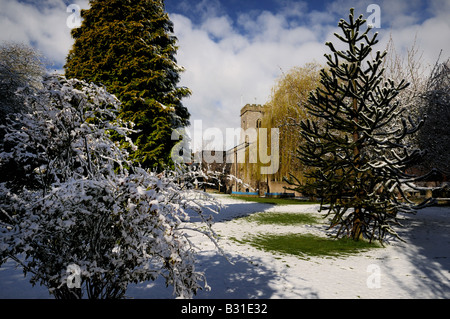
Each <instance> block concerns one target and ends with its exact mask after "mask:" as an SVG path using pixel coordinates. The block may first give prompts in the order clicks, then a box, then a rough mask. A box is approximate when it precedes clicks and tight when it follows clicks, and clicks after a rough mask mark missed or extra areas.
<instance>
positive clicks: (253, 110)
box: [241, 104, 265, 131]
mask: <svg viewBox="0 0 450 319" xmlns="http://www.w3.org/2000/svg"><path fill="white" fill-rule="evenodd" d="M264 111H265V108H264V106H262V105H259V104H247V105H246V106H244V107H243V108H242V109H241V129H243V130H244V131H245V130H247V129H248V128H255V129H258V128H260V127H261V119H262V117H263V115H264Z"/></svg>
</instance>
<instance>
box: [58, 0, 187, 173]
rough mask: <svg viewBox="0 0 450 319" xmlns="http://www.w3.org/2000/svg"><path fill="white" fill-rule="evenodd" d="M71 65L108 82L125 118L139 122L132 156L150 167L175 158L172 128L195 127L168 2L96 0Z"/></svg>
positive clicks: (78, 34)
mask: <svg viewBox="0 0 450 319" xmlns="http://www.w3.org/2000/svg"><path fill="white" fill-rule="evenodd" d="M90 6H91V7H90V9H89V10H83V11H82V14H81V15H82V18H83V22H82V25H81V27H80V28H77V29H74V30H73V31H72V37H73V38H74V39H75V43H74V45H73V48H72V50H71V51H70V53H69V55H68V57H67V62H66V65H65V71H66V76H67V77H68V78H71V77H72V78H78V79H81V80H86V81H90V82H94V83H101V84H103V85H105V87H106V88H107V90H108V91H109V92H110V93H112V94H115V95H116V96H117V97H118V99H119V100H120V101H121V102H122V108H121V112H120V117H121V118H122V119H124V120H127V121H132V122H134V123H135V124H136V126H135V129H136V130H138V131H139V132H138V133H136V134H134V135H132V136H131V138H132V140H133V142H134V143H135V145H136V146H137V147H138V149H137V150H135V151H132V152H131V156H132V158H133V159H134V160H135V161H137V162H140V163H141V164H142V165H143V166H144V167H147V168H158V169H161V168H162V167H164V166H165V165H167V164H168V163H169V162H170V151H171V149H172V147H173V146H174V144H175V142H176V141H172V140H171V134H172V130H173V129H175V128H178V127H185V126H187V125H189V116H190V115H189V112H188V110H187V108H186V107H184V106H183V104H182V102H181V100H182V98H184V97H187V96H189V95H190V90H189V89H187V88H184V87H178V86H177V83H178V82H179V80H180V73H181V72H182V68H181V67H179V66H178V65H177V62H176V59H175V54H176V51H177V46H176V42H177V39H176V37H175V36H173V23H172V22H171V21H170V19H169V16H168V14H167V13H166V12H165V7H164V1H163V0H90Z"/></svg>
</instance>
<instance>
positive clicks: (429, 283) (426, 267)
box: [388, 207, 450, 298]
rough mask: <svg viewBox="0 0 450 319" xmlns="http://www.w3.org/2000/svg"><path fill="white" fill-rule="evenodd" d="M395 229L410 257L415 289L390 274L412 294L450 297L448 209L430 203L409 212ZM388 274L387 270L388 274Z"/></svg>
mask: <svg viewBox="0 0 450 319" xmlns="http://www.w3.org/2000/svg"><path fill="white" fill-rule="evenodd" d="M402 224H403V225H404V227H403V228H402V229H400V230H399V231H398V233H399V235H400V236H401V238H403V239H404V240H405V241H406V243H405V244H402V245H405V249H404V250H403V251H402V253H403V254H404V255H406V257H407V258H409V259H410V260H412V263H413V265H414V271H413V272H412V273H411V274H408V276H410V277H412V278H409V279H411V280H413V281H414V282H413V286H414V291H413V289H412V288H411V287H406V286H405V285H404V284H402V282H401V279H400V278H393V279H394V280H396V281H397V282H398V283H399V285H400V286H403V288H404V289H405V290H406V291H408V290H409V292H410V293H411V296H421V295H424V296H433V298H450V282H449V280H448V278H449V277H450V249H449V247H450V209H449V208H447V207H430V208H426V209H423V210H420V211H419V212H418V213H417V215H413V216H409V217H408V219H407V220H406V221H403V223H402ZM388 275H389V274H388Z"/></svg>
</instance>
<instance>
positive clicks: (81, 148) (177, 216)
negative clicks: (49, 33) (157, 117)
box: [0, 75, 218, 298]
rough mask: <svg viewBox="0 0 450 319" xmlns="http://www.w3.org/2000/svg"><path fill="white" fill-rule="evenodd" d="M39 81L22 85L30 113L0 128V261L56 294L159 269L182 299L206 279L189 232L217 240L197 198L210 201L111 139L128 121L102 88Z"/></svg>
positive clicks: (108, 288) (117, 293)
mask: <svg viewBox="0 0 450 319" xmlns="http://www.w3.org/2000/svg"><path fill="white" fill-rule="evenodd" d="M43 87H44V88H43V89H42V90H41V91H39V92H37V93H35V92H32V91H27V89H24V90H22V92H21V94H22V95H23V96H24V97H25V100H26V104H27V106H28V108H29V109H30V110H31V112H30V113H26V114H9V115H8V118H7V125H3V126H0V135H1V137H2V138H1V141H0V209H1V213H0V265H1V263H3V262H5V261H6V260H7V259H8V258H12V259H14V260H15V261H16V262H18V263H19V264H20V265H21V267H23V270H24V272H25V273H26V274H31V283H32V284H36V283H38V284H41V285H44V286H46V287H48V288H49V291H50V293H52V294H53V295H54V296H55V297H56V298H86V297H87V298H122V297H124V296H125V293H126V289H127V285H128V284H129V283H137V282H143V281H147V280H154V279H156V278H157V277H159V276H163V277H164V278H165V280H166V283H167V285H172V286H173V288H174V294H175V295H176V296H179V297H188V298H189V297H192V296H193V294H194V293H195V292H196V291H197V290H198V289H201V288H203V287H207V285H206V280H205V278H204V275H203V274H202V273H201V272H198V271H196V269H195V260H196V258H195V257H196V252H197V250H196V249H195V247H194V246H193V245H191V243H190V242H189V239H188V236H187V235H186V233H187V231H188V229H194V230H196V231H202V232H203V233H204V234H205V235H206V236H208V237H209V238H210V239H211V240H213V241H215V235H214V233H213V231H212V229H211V220H210V219H208V218H206V217H205V216H204V215H203V212H202V211H203V210H204V209H203V207H202V205H203V204H204V205H207V206H208V207H209V208H210V209H211V210H213V211H216V210H218V205H217V203H215V202H214V201H213V199H211V198H209V199H208V198H207V199H206V200H205V199H204V197H203V202H202V203H199V202H198V201H197V200H196V199H195V198H198V197H195V196H192V190H188V189H187V188H186V187H185V186H186V185H183V184H180V183H179V181H180V180H183V178H182V176H181V177H180V174H179V173H174V172H170V173H163V174H159V175H157V174H156V173H150V172H147V171H145V170H143V169H141V168H138V167H133V165H132V164H131V163H130V162H129V161H127V153H126V152H125V151H124V150H123V149H122V148H121V147H120V145H119V143H117V142H113V139H112V138H110V137H111V135H112V134H116V135H117V134H119V135H121V136H123V137H125V138H126V136H127V134H128V133H130V132H132V129H131V128H130V125H126V123H122V122H121V121H120V120H118V119H117V116H116V115H117V112H118V109H119V101H118V100H117V99H116V98H115V97H114V96H113V95H110V94H109V93H108V92H106V91H105V89H104V88H102V87H99V86H96V85H94V84H87V83H85V82H82V81H79V80H76V79H72V80H67V79H66V78H64V77H62V76H56V75H53V76H46V77H45V78H44V81H43ZM188 211H189V212H190V214H188ZM192 212H196V214H195V216H199V217H200V221H202V222H203V223H188V221H189V219H190V215H192ZM199 224H201V225H202V226H204V225H205V224H206V226H207V227H203V228H202V230H200V229H199V228H195V227H199V226H198V225H199ZM196 225H197V226H196ZM205 229H206V230H205ZM74 267H75V268H74ZM74 269H76V271H75V272H74ZM74 275H76V276H77V277H75V278H74ZM74 280H75V281H74Z"/></svg>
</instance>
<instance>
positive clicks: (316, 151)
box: [290, 9, 425, 241]
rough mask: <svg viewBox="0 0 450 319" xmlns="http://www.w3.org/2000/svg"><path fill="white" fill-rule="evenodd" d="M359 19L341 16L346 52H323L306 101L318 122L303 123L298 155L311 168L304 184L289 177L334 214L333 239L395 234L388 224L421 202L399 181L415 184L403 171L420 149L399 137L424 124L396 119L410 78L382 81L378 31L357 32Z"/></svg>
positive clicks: (383, 236)
mask: <svg viewBox="0 0 450 319" xmlns="http://www.w3.org/2000/svg"><path fill="white" fill-rule="evenodd" d="M365 23H366V20H364V19H363V17H362V15H361V16H360V17H359V18H357V19H355V18H354V10H353V9H351V10H350V15H349V21H348V22H347V21H345V20H343V19H341V20H340V22H339V27H340V28H341V30H342V32H343V35H339V34H337V33H335V36H336V37H337V38H338V39H339V40H340V41H341V42H342V45H341V44H340V45H339V47H342V46H345V47H346V50H339V49H336V47H335V45H333V43H329V42H328V43H326V45H327V46H328V47H329V48H330V49H331V51H332V54H326V55H325V57H326V59H327V64H328V66H329V69H328V70H322V71H321V86H319V87H318V88H317V89H316V90H315V92H311V94H310V97H309V103H308V104H306V107H307V108H308V109H309V112H310V114H311V115H314V116H316V117H317V120H310V119H308V120H306V121H302V123H301V127H302V132H301V134H302V137H303V138H304V139H305V140H306V143H305V144H304V145H303V146H301V147H300V149H299V158H300V160H301V161H302V162H303V163H304V164H305V165H308V166H311V167H312V168H314V170H313V171H312V172H311V173H309V174H308V176H307V177H308V178H309V181H308V182H307V183H304V184H302V183H300V182H299V181H298V180H296V179H295V177H293V176H291V181H290V182H291V183H292V184H293V185H295V186H296V187H297V189H298V190H300V191H302V192H304V193H310V194H315V195H316V196H318V197H320V198H321V199H322V202H321V209H322V210H327V211H328V216H331V217H332V221H331V226H330V227H335V226H338V231H337V237H339V236H342V235H343V234H347V235H348V236H350V237H351V238H352V239H354V240H359V239H361V238H363V237H364V238H368V239H369V240H370V241H372V240H374V239H378V240H379V241H383V239H384V238H385V236H386V235H387V234H388V233H391V234H393V235H395V236H397V234H396V233H395V231H394V229H393V228H392V226H393V225H396V224H398V220H399V213H411V212H414V211H415V209H417V208H419V207H420V206H417V205H415V204H414V203H412V202H409V201H408V199H407V198H406V195H405V193H404V186H405V185H409V186H413V185H411V182H413V181H414V180H415V178H416V177H414V176H411V175H408V174H406V173H405V169H406V168H407V167H408V166H409V165H411V164H413V163H415V162H416V161H417V160H418V159H419V158H420V157H421V155H422V152H420V151H419V150H413V149H412V148H411V147H409V145H407V144H406V143H405V142H404V141H405V139H404V138H405V136H407V135H408V134H412V133H414V132H416V131H417V130H418V129H419V128H420V126H421V124H422V123H423V122H422V121H418V122H417V123H415V122H414V121H413V120H412V119H411V118H409V121H407V120H406V119H404V118H401V113H402V112H403V110H404V109H403V108H402V105H400V103H399V100H398V99H397V96H398V94H399V92H400V91H401V90H403V89H405V88H406V87H407V86H408V84H407V83H405V81H401V82H400V83H398V84H396V83H394V81H392V80H390V79H388V80H385V79H384V76H383V72H384V69H383V68H382V67H381V66H382V63H383V59H384V57H385V55H386V52H384V53H381V52H379V51H378V52H376V54H375V57H374V59H373V60H372V61H370V60H369V58H370V57H371V54H372V48H373V46H374V45H375V44H376V43H377V42H378V41H377V39H376V38H377V34H376V33H375V34H374V35H373V36H370V35H369V32H370V30H371V28H370V27H369V28H367V29H366V30H365V31H363V32H361V30H360V29H361V28H362V27H363V26H364V24H365ZM319 123H320V125H319ZM423 204H425V203H423Z"/></svg>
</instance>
